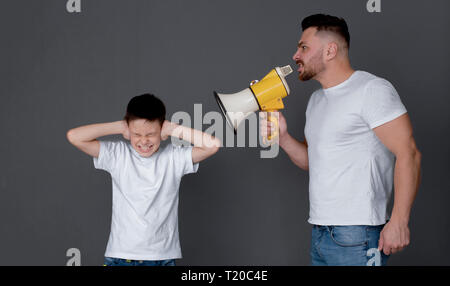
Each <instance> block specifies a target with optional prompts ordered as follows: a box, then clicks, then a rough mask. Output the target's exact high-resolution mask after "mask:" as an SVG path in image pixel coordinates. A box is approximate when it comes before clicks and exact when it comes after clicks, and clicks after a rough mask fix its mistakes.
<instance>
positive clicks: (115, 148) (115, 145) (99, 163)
mask: <svg viewBox="0 0 450 286" xmlns="http://www.w3.org/2000/svg"><path fill="white" fill-rule="evenodd" d="M99 143H100V152H99V154H98V158H95V157H94V167H95V168H96V169H100V170H105V171H107V172H109V173H111V172H112V171H113V170H114V168H115V166H116V163H117V158H118V157H119V153H120V151H121V145H122V142H121V141H116V142H115V141H99Z"/></svg>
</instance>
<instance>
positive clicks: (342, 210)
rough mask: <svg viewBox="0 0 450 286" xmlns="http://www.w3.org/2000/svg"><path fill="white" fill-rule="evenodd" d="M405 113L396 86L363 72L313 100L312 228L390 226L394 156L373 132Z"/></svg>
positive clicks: (309, 134) (309, 121)
mask: <svg viewBox="0 0 450 286" xmlns="http://www.w3.org/2000/svg"><path fill="white" fill-rule="evenodd" d="M404 113H406V108H405V106H404V105H403V104H402V102H401V100H400V97H399V95H398V93H397V92H396V90H395V88H394V87H393V86H392V84H390V83H389V82H388V81H387V80H385V79H382V78H379V77H377V76H375V75H372V74H370V73H367V72H363V71H355V72H354V73H353V74H352V75H351V76H350V77H349V78H348V79H347V80H346V81H344V82H342V83H340V84H339V85H336V86H334V87H331V88H328V89H319V90H317V91H315V92H314V93H313V94H312V95H311V97H310V99H309V102H308V107H307V110H306V124H305V137H306V140H307V143H308V160H309V180H310V181H309V197H310V214H309V220H308V222H309V223H311V224H317V225H380V224H384V223H385V222H386V220H387V219H388V214H387V204H388V200H389V198H390V195H391V193H392V189H393V178H394V163H395V156H394V154H392V153H391V152H390V151H389V150H388V149H387V148H386V147H385V146H384V145H383V144H382V142H381V141H380V140H379V139H378V137H377V136H376V135H375V133H374V131H373V130H372V129H373V128H375V127H377V126H380V125H382V124H384V123H387V122H389V121H391V120H393V119H395V118H397V117H399V116H400V115H402V114H404Z"/></svg>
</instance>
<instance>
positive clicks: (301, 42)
mask: <svg viewBox="0 0 450 286" xmlns="http://www.w3.org/2000/svg"><path fill="white" fill-rule="evenodd" d="M304 44H305V42H303V41H300V43H298V44H297V47H298V48H300V47H301V46H302V45H304Z"/></svg>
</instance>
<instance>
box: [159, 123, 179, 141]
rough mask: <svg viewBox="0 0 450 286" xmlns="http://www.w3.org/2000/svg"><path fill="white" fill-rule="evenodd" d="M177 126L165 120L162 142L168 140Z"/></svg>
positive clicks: (162, 129)
mask: <svg viewBox="0 0 450 286" xmlns="http://www.w3.org/2000/svg"><path fill="white" fill-rule="evenodd" d="M175 127H176V125H175V124H174V123H172V122H170V121H168V120H164V122H163V125H162V127H161V140H167V138H169V136H171V135H172V132H173V130H174V129H175Z"/></svg>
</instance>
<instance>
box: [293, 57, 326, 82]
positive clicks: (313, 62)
mask: <svg viewBox="0 0 450 286" xmlns="http://www.w3.org/2000/svg"><path fill="white" fill-rule="evenodd" d="M322 52H323V49H320V50H319V51H317V52H316V54H315V55H314V56H313V57H312V58H311V59H310V60H309V63H308V65H305V64H304V63H303V72H302V73H301V74H299V75H298V78H299V79H300V80H301V81H307V80H310V79H312V78H314V77H315V76H316V75H317V74H318V73H320V72H322V71H323V70H324V69H325V65H324V64H323V62H322Z"/></svg>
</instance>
